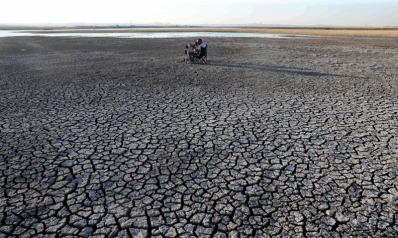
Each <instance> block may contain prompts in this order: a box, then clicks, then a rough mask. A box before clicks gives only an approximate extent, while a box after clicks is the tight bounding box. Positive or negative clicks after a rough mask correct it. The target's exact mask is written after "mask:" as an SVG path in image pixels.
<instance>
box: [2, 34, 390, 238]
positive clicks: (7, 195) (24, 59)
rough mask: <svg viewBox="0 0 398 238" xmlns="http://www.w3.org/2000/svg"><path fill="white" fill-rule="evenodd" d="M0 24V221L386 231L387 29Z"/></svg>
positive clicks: (145, 232)
mask: <svg viewBox="0 0 398 238" xmlns="http://www.w3.org/2000/svg"><path fill="white" fill-rule="evenodd" d="M193 40H194V39H112V38H51V37H47V38H46V37H15V38H0V43H1V44H0V112H1V113H0V237H32V236H35V237H65V236H68V237H75V236H76V237H77V236H80V237H88V236H90V237H96V236H97V237H115V236H119V237H322V236H323V237H397V236H398V215H397V213H398V212H397V211H398V172H397V159H398V157H397V146H398V141H397V134H398V123H397V119H398V114H397V112H398V101H397V93H398V87H397V85H398V83H397V80H398V68H397V67H396V66H397V62H398V43H397V41H396V40H395V39H370V38H368V39H366V38H349V37H341V38H338V37H335V38H322V37H317V38H311V39H301V38H291V39H256V38H247V39H243V38H240V39H239V38H238V39H227V38H209V39H204V41H205V42H206V43H208V45H209V49H208V54H209V64H207V65H198V64H194V65H186V64H183V63H180V62H179V61H180V59H181V56H182V52H183V51H184V50H185V48H184V47H185V44H186V43H188V42H189V41H193Z"/></svg>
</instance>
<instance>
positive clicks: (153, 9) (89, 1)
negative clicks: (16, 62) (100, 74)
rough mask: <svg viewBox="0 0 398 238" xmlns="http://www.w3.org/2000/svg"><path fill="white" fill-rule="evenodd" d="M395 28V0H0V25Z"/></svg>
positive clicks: (397, 6) (397, 22)
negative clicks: (155, 24) (260, 24)
mask: <svg viewBox="0 0 398 238" xmlns="http://www.w3.org/2000/svg"><path fill="white" fill-rule="evenodd" d="M70 22H85V23H128V24H145V23H154V22H161V23H170V24H183V25H185V24H187V25H202V24H250V23H263V24H289V25H333V26H365V25H366V26H398V0H301V1H299V0H262V1H260V0H201V1H191V0H168V1H167V0H161V1H160V0H112V1H109V0H0V24H1V23H2V24H10V23H17V24H43V23H53V24H57V23H60V24H62V23H70Z"/></svg>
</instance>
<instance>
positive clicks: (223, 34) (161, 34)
mask: <svg viewBox="0 0 398 238" xmlns="http://www.w3.org/2000/svg"><path fill="white" fill-rule="evenodd" d="M176 29H177V28H176ZM137 30H152V31H153V30H156V28H155V29H154V28H137ZM162 30H164V28H162ZM168 30H173V29H168ZM62 31H63V32H62V33H61V32H53V33H52V32H51V31H48V33H42V32H43V31H40V32H35V31H32V30H29V31H23V30H13V31H9V30H0V37H15V36H47V37H114V38H184V37H258V38H291V37H303V36H296V35H284V34H262V33H243V32H172V31H170V32H117V30H115V29H112V30H109V32H95V30H88V31H90V32H84V33H80V32H67V31H68V30H62Z"/></svg>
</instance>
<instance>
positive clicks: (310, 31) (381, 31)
mask: <svg viewBox="0 0 398 238" xmlns="http://www.w3.org/2000/svg"><path fill="white" fill-rule="evenodd" d="M143 28H146V29H143ZM0 30H24V28H23V27H14V28H12V27H1V26H0ZM25 30H32V32H34V33H36V34H37V33H39V34H40V33H43V34H49V33H94V32H95V33H110V32H118V33H132V32H237V33H263V34H288V35H319V36H358V37H360V36H361V37H398V27H375V28H371V27H365V28H358V27H355V28H349V27H344V28H338V27H336V28H334V27H330V28H328V27H326V28H325V27H323V28H316V27H164V26H160V27H153V26H151V27H145V26H140V27H138V26H136V27H115V26H108V27H103V26H101V27H87V26H84V27H26V28H25Z"/></svg>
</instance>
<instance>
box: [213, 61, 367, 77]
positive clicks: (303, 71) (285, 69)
mask: <svg viewBox="0 0 398 238" xmlns="http://www.w3.org/2000/svg"><path fill="white" fill-rule="evenodd" d="M208 65H211V66H219V67H228V68H241V69H254V70H260V71H271V72H279V73H289V74H299V75H305V76H332V77H345V78H362V79H369V77H364V76H354V75H344V74H332V73H322V72H317V71H312V70H310V69H308V68H296V67H285V66H272V65H258V64H250V63H217V62H211V63H209V64H208Z"/></svg>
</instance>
